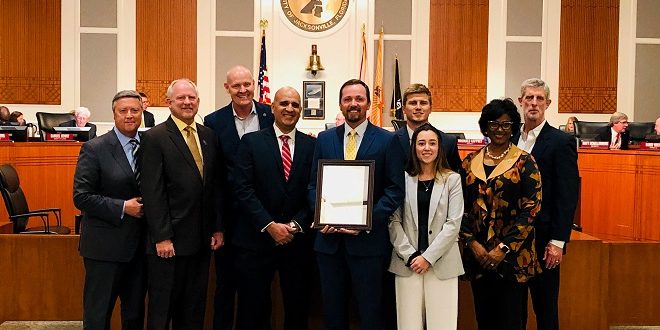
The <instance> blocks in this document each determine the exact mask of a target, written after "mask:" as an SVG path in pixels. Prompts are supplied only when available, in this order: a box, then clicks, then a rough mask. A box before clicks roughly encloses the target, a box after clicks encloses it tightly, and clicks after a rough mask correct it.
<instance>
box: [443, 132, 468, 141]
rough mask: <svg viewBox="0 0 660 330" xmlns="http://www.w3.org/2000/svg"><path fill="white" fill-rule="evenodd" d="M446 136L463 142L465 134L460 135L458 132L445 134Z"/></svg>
mask: <svg viewBox="0 0 660 330" xmlns="http://www.w3.org/2000/svg"><path fill="white" fill-rule="evenodd" d="M445 134H447V135H451V136H455V137H456V138H457V139H461V140H464V139H465V133H460V132H445Z"/></svg>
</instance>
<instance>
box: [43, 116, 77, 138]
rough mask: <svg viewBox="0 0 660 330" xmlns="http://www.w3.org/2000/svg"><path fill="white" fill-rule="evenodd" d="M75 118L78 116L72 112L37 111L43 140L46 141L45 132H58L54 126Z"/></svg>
mask: <svg viewBox="0 0 660 330" xmlns="http://www.w3.org/2000/svg"><path fill="white" fill-rule="evenodd" d="M74 119H76V117H75V116H74V115H72V114H70V113H50V112H37V124H39V135H40V136H41V141H45V138H46V134H45V133H51V134H54V133H57V132H55V129H53V127H57V126H58V125H59V124H61V123H64V122H67V121H70V120H74Z"/></svg>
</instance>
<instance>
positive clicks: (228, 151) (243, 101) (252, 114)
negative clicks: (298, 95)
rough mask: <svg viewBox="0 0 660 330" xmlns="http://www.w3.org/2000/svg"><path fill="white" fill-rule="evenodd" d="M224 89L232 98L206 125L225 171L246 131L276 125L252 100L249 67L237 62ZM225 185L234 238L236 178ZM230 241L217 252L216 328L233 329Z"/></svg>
mask: <svg viewBox="0 0 660 330" xmlns="http://www.w3.org/2000/svg"><path fill="white" fill-rule="evenodd" d="M224 86H225V89H226V90H227V93H229V95H230V96H231V102H230V103H229V104H228V105H226V106H225V107H223V108H220V109H218V110H216V111H214V112H213V113H211V114H209V115H207V116H206V117H204V125H205V126H207V127H209V128H211V129H212V130H213V131H214V132H215V134H216V135H217V136H218V140H219V144H220V149H221V150H218V151H220V152H221V153H222V155H223V156H224V160H225V164H226V166H224V167H222V168H219V169H218V171H220V172H222V173H224V174H225V175H226V174H227V173H229V172H230V171H231V168H232V167H233V166H234V163H235V160H236V151H237V150H238V144H239V142H240V141H241V138H242V137H243V135H245V134H247V133H250V132H256V131H258V130H260V129H264V128H267V127H272V126H273V114H272V113H271V111H270V107H268V106H267V105H265V104H261V103H258V102H256V101H254V100H253V97H254V86H255V84H254V79H253V78H252V73H251V72H250V70H248V69H247V68H245V67H243V66H235V67H233V68H231V69H229V71H228V72H227V79H226V81H225V84H224ZM228 179H229V180H228V182H227V184H224V185H223V189H224V194H223V198H224V203H225V208H224V210H225V214H224V223H223V225H224V228H223V230H224V234H225V240H226V241H227V242H231V241H232V239H231V236H232V232H233V227H234V224H235V223H236V222H237V221H239V220H240V211H241V210H240V208H239V206H238V201H237V199H236V198H235V193H234V186H235V185H234V184H233V180H232V179H233V178H232V177H231V176H229V177H228ZM233 250H234V249H233V246H232V245H231V244H228V245H226V246H225V247H224V248H222V249H220V250H217V251H216V252H215V269H216V290H215V301H214V318H213V329H214V330H231V329H232V327H233V320H234V299H235V294H236V286H235V278H234V277H235V275H234V273H235V272H234V258H233V256H234V251H233Z"/></svg>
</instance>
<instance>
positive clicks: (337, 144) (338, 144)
mask: <svg viewBox="0 0 660 330" xmlns="http://www.w3.org/2000/svg"><path fill="white" fill-rule="evenodd" d="M335 132H336V133H337V139H335V140H334V143H333V145H334V148H335V155H337V158H339V159H344V132H346V124H345V123H344V124H343V125H339V127H337V129H336V130H335Z"/></svg>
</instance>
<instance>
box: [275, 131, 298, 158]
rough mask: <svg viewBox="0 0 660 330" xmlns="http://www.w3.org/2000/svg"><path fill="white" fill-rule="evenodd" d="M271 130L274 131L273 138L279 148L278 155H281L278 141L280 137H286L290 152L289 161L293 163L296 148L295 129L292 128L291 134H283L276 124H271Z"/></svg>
mask: <svg viewBox="0 0 660 330" xmlns="http://www.w3.org/2000/svg"><path fill="white" fill-rule="evenodd" d="M273 128H274V129H275V137H276V138H277V145H278V146H279V147H280V153H282V139H280V136H282V135H286V136H288V137H289V141H288V142H289V150H291V161H292V162H293V153H294V152H295V151H294V149H295V148H296V129H295V128H294V129H293V130H291V132H289V133H286V134H285V133H282V130H280V128H279V127H277V125H276V124H273ZM291 166H293V164H291Z"/></svg>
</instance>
